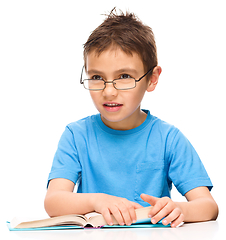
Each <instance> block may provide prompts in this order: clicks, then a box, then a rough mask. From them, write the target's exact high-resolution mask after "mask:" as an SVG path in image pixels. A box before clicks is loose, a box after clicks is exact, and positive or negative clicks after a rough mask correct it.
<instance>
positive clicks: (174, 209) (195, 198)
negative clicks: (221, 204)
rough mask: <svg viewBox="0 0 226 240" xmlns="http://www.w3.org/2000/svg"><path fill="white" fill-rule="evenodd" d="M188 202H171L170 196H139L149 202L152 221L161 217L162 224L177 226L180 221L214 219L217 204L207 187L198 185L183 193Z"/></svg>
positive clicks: (216, 212) (154, 221)
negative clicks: (151, 207)
mask: <svg viewBox="0 0 226 240" xmlns="http://www.w3.org/2000/svg"><path fill="white" fill-rule="evenodd" d="M185 197H186V199H187V200H188V202H173V201H172V200H171V199H170V198H168V197H164V198H156V197H152V196H149V195H146V194H142V195H141V198H142V199H143V200H144V201H146V202H148V203H149V204H151V205H152V206H154V207H153V209H152V210H151V211H150V217H151V218H152V220H151V221H152V223H157V222H158V221H160V220H161V219H162V218H163V217H165V219H164V220H163V224H164V225H167V224H169V223H171V227H176V226H178V225H179V224H180V223H181V222H183V221H184V222H201V221H209V220H216V219H217V216H218V206H217V204H216V202H215V201H214V199H213V197H212V195H211V194H210V192H209V190H208V188H207V187H198V188H194V189H192V190H190V191H189V192H187V193H186V194H185Z"/></svg>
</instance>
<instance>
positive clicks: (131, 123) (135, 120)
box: [101, 109, 147, 131]
mask: <svg viewBox="0 0 226 240" xmlns="http://www.w3.org/2000/svg"><path fill="white" fill-rule="evenodd" d="M146 117H147V114H146V113H145V112H143V111H142V110H140V109H137V111H135V112H134V113H133V114H131V115H130V116H129V117H127V118H126V119H123V120H121V121H119V122H111V121H108V120H107V119H105V118H104V117H103V116H102V115H101V119H102V121H103V123H104V124H105V125H106V126H108V127H109V128H112V129H114V130H121V131H126V130H131V129H133V128H136V127H139V126H140V125H141V124H142V123H143V122H144V121H145V120H146Z"/></svg>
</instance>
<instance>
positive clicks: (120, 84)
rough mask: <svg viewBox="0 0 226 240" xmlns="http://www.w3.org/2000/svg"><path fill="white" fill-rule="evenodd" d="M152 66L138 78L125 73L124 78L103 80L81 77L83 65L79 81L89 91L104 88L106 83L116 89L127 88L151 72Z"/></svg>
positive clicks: (130, 87)
mask: <svg viewBox="0 0 226 240" xmlns="http://www.w3.org/2000/svg"><path fill="white" fill-rule="evenodd" d="M154 68H155V66H154V67H153V68H151V69H150V70H148V71H147V72H146V73H145V74H144V75H143V76H142V77H140V78H139V79H138V80H136V79H135V78H132V77H130V76H129V75H127V74H124V75H127V76H125V78H119V79H114V80H113V81H105V80H103V79H83V70H84V66H83V68H82V73H81V78H80V83H81V84H83V86H84V88H85V89H87V90H90V91H100V90H104V89H105V88H106V83H112V84H113V86H114V88H115V89H117V90H129V89H132V88H135V87H136V83H137V82H139V81H140V80H141V79H142V78H144V77H146V76H147V75H148V74H149V73H152V71H153V69H154Z"/></svg>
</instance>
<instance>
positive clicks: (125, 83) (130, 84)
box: [114, 78, 136, 90]
mask: <svg viewBox="0 0 226 240" xmlns="http://www.w3.org/2000/svg"><path fill="white" fill-rule="evenodd" d="M114 86H115V88H117V89H119V90H120V89H122V90H123V89H131V88H135V87H136V80H135V79H134V78H124V79H116V80H114Z"/></svg>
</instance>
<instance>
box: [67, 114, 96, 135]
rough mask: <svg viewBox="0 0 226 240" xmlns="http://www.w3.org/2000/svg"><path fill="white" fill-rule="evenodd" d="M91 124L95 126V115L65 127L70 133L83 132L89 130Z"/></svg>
mask: <svg viewBox="0 0 226 240" xmlns="http://www.w3.org/2000/svg"><path fill="white" fill-rule="evenodd" d="M93 124H94V125H95V124H96V115H92V116H88V117H85V118H82V119H80V120H78V121H75V122H71V123H69V124H68V125H67V126H66V129H68V130H69V131H71V132H72V133H73V132H84V131H87V128H90V127H91V126H92V125H93Z"/></svg>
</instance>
